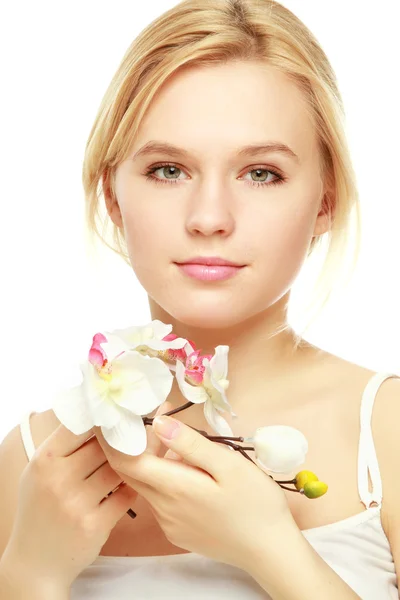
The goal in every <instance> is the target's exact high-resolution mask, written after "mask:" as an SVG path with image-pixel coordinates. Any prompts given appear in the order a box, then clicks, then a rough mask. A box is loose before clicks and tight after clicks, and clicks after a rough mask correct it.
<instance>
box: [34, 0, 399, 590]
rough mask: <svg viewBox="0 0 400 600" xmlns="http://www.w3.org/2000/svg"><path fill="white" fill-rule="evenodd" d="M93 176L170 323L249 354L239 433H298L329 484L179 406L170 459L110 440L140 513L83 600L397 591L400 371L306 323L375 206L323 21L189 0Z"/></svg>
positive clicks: (97, 150) (108, 122)
mask: <svg viewBox="0 0 400 600" xmlns="http://www.w3.org/2000/svg"><path fill="white" fill-rule="evenodd" d="M83 184H84V189H85V195H86V200H87V209H88V212H87V215H88V223H89V226H90V228H91V229H92V230H93V231H94V232H95V233H97V234H98V235H100V233H99V229H98V228H97V217H98V216H99V206H100V202H101V200H100V197H101V195H103V196H104V202H105V206H106V208H107V213H108V217H109V218H110V219H111V222H112V224H113V228H114V242H115V247H114V246H113V247H112V249H113V250H116V251H117V252H118V253H120V254H121V256H123V258H124V259H125V260H126V262H127V263H128V264H129V265H131V267H132V268H133V270H134V273H135V275H136V276H137V278H138V279H139V281H140V282H141V284H142V285H143V287H144V288H145V290H146V292H147V293H148V296H149V305H150V310H151V316H152V319H158V320H160V321H162V322H164V323H170V324H172V325H173V331H174V333H176V334H177V335H179V336H180V337H183V338H185V339H188V340H194V341H195V342H196V345H197V347H199V348H202V352H203V353H205V354H212V353H213V350H214V348H215V347H216V346H218V345H219V344H225V345H228V346H229V348H230V354H229V369H230V373H231V378H230V379H231V384H230V387H229V402H230V404H231V406H232V408H233V410H234V412H235V413H236V414H237V415H238V416H239V417H240V419H239V420H238V421H237V422H235V421H234V420H230V421H229V424H230V425H231V427H232V429H233V431H234V434H235V435H236V436H239V435H241V436H246V435H250V434H251V432H253V431H254V430H255V429H256V428H257V427H258V426H260V425H269V424H277V423H279V424H284V425H290V426H293V427H296V428H298V429H299V430H300V431H301V432H303V433H304V434H305V436H306V438H307V440H308V442H309V453H308V455H307V463H306V464H305V466H304V468H306V469H307V468H310V469H311V468H312V470H313V471H315V472H316V473H318V474H319V475H320V477H321V479H323V480H324V481H326V482H327V483H328V484H329V491H328V493H327V494H325V495H324V496H323V497H321V498H319V499H318V500H315V501H314V502H311V501H309V500H307V499H305V498H304V496H302V495H300V494H290V493H289V491H286V490H282V488H280V487H279V486H277V485H276V484H274V483H273V482H272V481H271V480H270V479H269V478H267V477H265V474H262V473H261V471H258V470H257V474H256V473H255V471H254V470H253V469H252V465H251V463H249V462H248V461H245V460H243V458H242V457H241V456H240V455H238V453H233V452H226V449H225V448H222V447H221V446H220V445H218V444H216V443H212V442H211V441H209V440H206V439H204V437H202V436H201V435H200V433H198V432H195V431H194V430H193V429H192V428H195V429H197V430H202V431H206V432H207V433H209V434H211V433H212V431H211V430H210V428H209V426H208V424H207V423H206V421H205V419H204V414H203V411H202V407H201V406H198V405H195V406H192V407H191V408H190V409H189V410H187V411H183V412H180V413H178V414H176V415H175V420H176V421H177V422H178V424H179V423H181V427H180V428H179V429H178V431H179V435H178V436H177V437H176V438H168V437H164V436H162V435H161V433H160V431H159V430H158V429H157V427H156V426H155V427H154V430H152V431H151V432H150V431H149V443H150V444H151V446H152V454H151V453H149V454H145V455H143V456H140V457H136V458H133V457H128V458H127V457H126V455H125V456H124V455H123V454H121V453H119V452H116V451H115V450H113V449H112V448H111V447H110V446H109V445H108V444H107V443H106V442H105V439H104V437H103V436H102V433H101V430H100V428H95V430H96V431H95V432H96V436H97V440H98V442H99V444H100V445H101V448H102V450H103V451H104V455H105V457H106V458H107V459H108V461H109V464H110V465H111V467H113V469H114V471H115V472H117V473H118V474H119V475H120V476H121V479H124V480H125V481H126V482H127V484H128V485H129V486H131V489H132V490H135V493H134V495H131V496H130V497H129V502H130V504H129V505H130V506H133V508H134V509H135V511H136V510H137V512H138V518H137V519H134V520H132V519H130V518H129V517H128V516H127V515H125V516H124V517H123V518H122V519H120V520H119V521H118V523H116V524H115V527H114V528H113V530H112V531H111V534H110V536H109V537H108V538H107V541H106V543H105V544H104V545H102V547H101V553H100V556H99V557H98V558H97V559H96V560H95V561H94V562H93V564H90V565H88V567H87V568H85V569H81V571H80V573H79V574H77V576H76V577H75V578H74V581H73V582H71V589H70V592H71V598H74V599H75V598H76V599H78V598H96V599H102V598H104V599H105V598H131V597H132V598H146V599H148V598H161V597H162V598H173V597H177V598H183V597H184V598H205V597H212V598H225V597H226V598H228V597H229V598H243V599H244V598H246V599H249V598H266V597H268V598H273V599H274V600H275V599H285V600H289V599H290V600H291V599H293V600H295V599H296V600H297V599H298V600H300V599H306V598H307V599H308V598H310V597H311V596H313V597H318V598H324V599H326V600H327V599H330V598H332V599H337V598H341V599H343V600H345V599H349V600H350V599H353V598H363V599H368V600H378V599H379V600H383V599H384V598H388V599H389V598H391V599H393V598H396V597H398V592H397V589H398V588H397V581H396V570H398V569H399V565H400V533H399V528H398V527H397V525H398V521H399V518H400V512H399V508H398V507H399V505H400V503H399V499H400V490H399V485H398V484H397V483H396V477H397V475H396V474H397V471H398V461H397V456H399V451H400V444H399V441H398V439H397V438H398V436H397V435H396V430H395V423H396V422H397V418H398V417H400V409H399V404H400V403H399V390H400V383H399V381H398V380H397V379H398V378H399V377H398V376H397V375H395V374H391V373H374V372H372V371H369V370H368V369H365V368H363V367H361V366H359V365H356V364H353V363H350V362H348V361H345V360H343V359H341V358H340V357H338V356H335V355H332V354H330V353H328V352H326V351H323V350H322V349H320V348H317V347H315V346H314V345H312V344H310V343H308V342H307V341H306V340H305V339H304V338H302V337H301V336H300V335H299V334H298V333H296V332H295V331H294V330H293V329H292V328H291V327H290V325H289V323H288V320H287V311H288V304H289V299H290V293H291V288H292V286H293V283H294V282H295V280H296V277H297V275H298V274H299V272H300V270H301V268H302V266H303V264H304V263H305V261H306V259H307V258H308V257H309V256H311V255H313V254H314V252H316V250H317V249H318V248H319V246H320V245H321V244H322V243H323V241H324V240H327V241H328V249H327V258H326V260H325V262H324V265H323V270H322V273H321V275H322V279H321V282H322V283H323V285H322V286H321V291H322V293H321V300H322V304H321V305H323V304H324V302H326V300H327V299H328V297H329V294H330V291H331V289H332V286H333V285H334V284H335V282H336V281H337V278H338V275H339V272H340V269H341V267H342V263H343V261H344V256H345V254H346V252H347V245H346V239H347V236H348V233H349V228H350V216H351V213H352V211H353V210H354V211H355V212H356V216H358V215H359V212H358V211H359V205H358V196H357V190H356V186H355V177H354V173H353V170H352V166H351V159H350V156H349V151H348V147H347V144H346V139H345V133H344V127H343V107H342V103H341V97H340V93H339V91H338V88H337V84H336V79H335V75H334V73H333V71H332V67H331V65H330V63H329V61H328V59H327V57H326V55H325V54H324V52H323V50H322V49H321V47H320V46H319V44H318V42H317V41H316V40H315V38H314V37H313V35H312V34H311V33H310V31H309V30H308V29H307V28H306V27H305V25H304V24H303V23H302V22H301V21H300V20H299V19H298V18H296V17H295V16H294V15H293V14H292V13H291V12H290V11H289V10H288V9H286V8H284V7H283V6H282V5H280V4H279V3H277V2H272V1H270V0H268V1H265V2H259V1H258V0H241V1H240V0H237V1H228V0H227V1H225V0H223V1H220V2H215V1H212V2H210V1H207V0H186V1H183V2H181V3H179V4H178V5H177V6H175V7H174V8H172V9H171V10H169V11H167V12H166V13H164V14H163V15H161V16H160V17H159V18H158V19H156V20H155V21H154V22H153V23H151V24H150V25H149V26H148V27H147V28H146V29H145V30H144V31H143V32H142V33H141V34H140V35H139V36H138V37H137V38H136V39H135V40H134V41H133V43H132V45H131V46H130V47H129V49H128V51H127V52H126V54H125V56H124V58H123V60H122V63H121V65H120V67H119V68H118V70H117V72H116V74H115V76H114V78H113V80H112V81H111V83H110V86H109V88H108V90H107V92H106V94H105V96H104V98H103V101H102V103H101V106H100V109H99V112H98V115H97V118H96V120H95V123H94V125H93V128H92V131H91V133H90V137H89V140H88V144H87V148H86V154H85V159H84V165H83ZM100 237H101V235H100ZM103 241H104V242H105V243H107V242H106V241H105V240H103ZM199 257H200V258H199ZM227 262H228V263H229V265H228V268H227ZM199 263H201V264H202V266H199ZM232 263H233V264H232ZM196 265H197V266H196ZM223 265H225V266H223ZM168 400H169V402H168V406H167V405H165V406H164V407H163V411H161V412H166V410H167V409H171V408H172V409H173V408H176V407H178V406H180V405H182V404H183V402H182V395H181V392H180V389H179V388H178V386H174V387H173V389H172V392H171V394H170V396H169V399H168ZM375 400H376V402H375V404H374V413H373V419H371V415H372V406H373V403H374V401H375ZM44 418H45V417H43V419H44ZM46 418H50V416H49V415H47V417H46ZM53 419H54V417H53ZM182 424H184V425H186V427H185V426H184V425H182ZM56 425H57V423H56V422H55V421H53V425H52V427H49V429H54V428H55V427H56ZM187 426H190V427H187ZM156 434H157V435H156ZM26 435H27V434H26ZM25 439H26V436H25ZM38 439H39V436H38ZM45 443H47V442H45ZM44 447H45V446H43V445H41V448H44ZM167 448H168V452H167V453H166V454H165V452H166V449H167ZM172 452H174V453H175V455H173V454H172ZM31 456H32V453H31ZM165 458H175V462H174V463H172V462H167V461H165ZM171 469H173V470H171ZM368 473H369V474H370V478H371V486H369V479H368V477H369V476H368ZM171 474H172V475H171ZM173 474H175V475H176V477H174V476H173ZM170 475H171V476H170ZM210 478H211V480H212V483H210ZM215 482H218V484H219V487H216V486H214V483H215ZM382 485H383V487H382ZM212 486H214V487H212ZM266 486H268V487H266ZM382 490H383V492H382ZM136 493H138V495H137V496H136ZM383 500H384V501H383ZM106 502H108V500H107V501H106ZM126 509H127V506H124V510H126Z"/></svg>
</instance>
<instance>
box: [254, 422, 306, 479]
mask: <svg viewBox="0 0 400 600" xmlns="http://www.w3.org/2000/svg"><path fill="white" fill-rule="evenodd" d="M253 444H254V448H255V454H256V460H257V462H258V463H259V465H260V466H262V467H263V468H265V469H266V470H268V471H272V472H273V473H291V472H292V471H293V470H294V469H296V468H297V467H299V466H300V465H301V464H303V463H304V461H305V456H306V454H307V452H308V442H307V438H306V437H305V436H304V435H303V434H302V433H301V431H299V430H298V429H295V428H294V427H288V426H287V425H270V426H267V427H259V428H258V429H257V430H256V432H255V434H254V436H253Z"/></svg>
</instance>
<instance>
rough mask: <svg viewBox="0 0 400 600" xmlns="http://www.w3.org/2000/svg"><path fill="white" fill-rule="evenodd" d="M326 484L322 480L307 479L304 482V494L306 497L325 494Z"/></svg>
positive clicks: (317, 496) (316, 496)
mask: <svg viewBox="0 0 400 600" xmlns="http://www.w3.org/2000/svg"><path fill="white" fill-rule="evenodd" d="M327 489H328V486H327V485H326V483H324V482H323V481H307V482H306V483H305V484H304V495H305V496H307V498H319V497H320V496H323V495H324V494H326V491H327Z"/></svg>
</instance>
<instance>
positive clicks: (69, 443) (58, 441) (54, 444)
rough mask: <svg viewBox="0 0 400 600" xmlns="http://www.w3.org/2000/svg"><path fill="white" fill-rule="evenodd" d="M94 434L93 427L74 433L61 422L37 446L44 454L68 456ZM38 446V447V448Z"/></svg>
mask: <svg viewBox="0 0 400 600" xmlns="http://www.w3.org/2000/svg"><path fill="white" fill-rule="evenodd" d="M93 436H94V431H93V429H89V430H88V431H85V432H84V433H80V434H78V435H76V434H75V433H72V431H70V430H69V429H68V428H67V427H65V425H63V424H62V423H61V425H59V426H58V427H57V429H55V430H54V431H53V432H52V433H51V435H49V437H48V438H46V440H45V441H44V442H42V444H41V445H40V446H39V448H40V451H41V452H45V453H46V456H48V457H49V458H51V457H52V456H64V457H66V456H69V455H70V454H73V453H74V452H75V451H76V450H78V449H79V448H80V447H81V446H82V445H83V444H84V443H85V442H86V441H88V440H89V439H90V438H92V437H93ZM39 448H38V449H39Z"/></svg>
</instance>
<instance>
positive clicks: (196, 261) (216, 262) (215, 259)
mask: <svg viewBox="0 0 400 600" xmlns="http://www.w3.org/2000/svg"><path fill="white" fill-rule="evenodd" d="M177 264H178V265H206V266H208V267H243V266H244V265H243V264H240V263H235V262H232V261H230V260H226V259H225V258H221V257H220V256H195V257H193V258H189V259H188V260H185V261H182V262H178V263H177Z"/></svg>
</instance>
